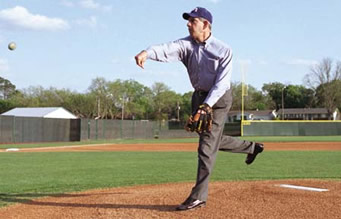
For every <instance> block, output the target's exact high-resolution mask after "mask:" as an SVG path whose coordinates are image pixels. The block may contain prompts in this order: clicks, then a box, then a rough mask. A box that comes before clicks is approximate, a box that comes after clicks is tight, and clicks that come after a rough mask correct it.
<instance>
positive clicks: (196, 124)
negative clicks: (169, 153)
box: [185, 104, 213, 134]
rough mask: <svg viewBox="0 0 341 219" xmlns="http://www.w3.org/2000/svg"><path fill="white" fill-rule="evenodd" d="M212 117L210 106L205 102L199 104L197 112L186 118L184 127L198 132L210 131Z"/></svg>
mask: <svg viewBox="0 0 341 219" xmlns="http://www.w3.org/2000/svg"><path fill="white" fill-rule="evenodd" d="M212 118H213V114H212V108H211V107H210V106H209V105H207V104H203V105H200V106H199V108H198V110H197V112H196V113H195V114H194V115H191V116H190V117H189V118H188V120H187V123H186V126H185V129H186V131H189V132H194V131H196V132H197V133H199V134H201V133H203V132H210V131H211V130H212Z"/></svg>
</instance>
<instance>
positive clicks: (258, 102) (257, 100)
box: [231, 83, 269, 110]
mask: <svg viewBox="0 0 341 219" xmlns="http://www.w3.org/2000/svg"><path fill="white" fill-rule="evenodd" d="M244 89H245V96H244V109H245V110H265V109H268V102H269V101H268V100H267V97H266V96H264V95H263V93H262V92H261V91H258V90H257V89H256V88H255V87H253V86H251V85H245V87H244ZM232 91H233V92H232V95H233V102H232V107H231V109H232V110H241V108H242V83H237V84H235V83H232Z"/></svg>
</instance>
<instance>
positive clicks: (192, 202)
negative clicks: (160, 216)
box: [176, 198, 206, 211]
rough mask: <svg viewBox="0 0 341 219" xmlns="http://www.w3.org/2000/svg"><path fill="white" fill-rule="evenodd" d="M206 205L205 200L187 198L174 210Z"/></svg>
mask: <svg viewBox="0 0 341 219" xmlns="http://www.w3.org/2000/svg"><path fill="white" fill-rule="evenodd" d="M205 205H206V202H205V201H200V200H198V199H193V198H188V199H187V200H186V201H185V202H184V203H182V204H181V205H179V206H178V207H177V208H176V210H177V211H186V210H191V209H194V208H198V207H204V206H205Z"/></svg>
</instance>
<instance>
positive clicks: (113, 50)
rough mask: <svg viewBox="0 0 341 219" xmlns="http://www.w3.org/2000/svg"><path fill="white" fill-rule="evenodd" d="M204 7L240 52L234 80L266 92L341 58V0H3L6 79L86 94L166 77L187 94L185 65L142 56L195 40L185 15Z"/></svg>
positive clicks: (0, 62)
mask: <svg viewBox="0 0 341 219" xmlns="http://www.w3.org/2000/svg"><path fill="white" fill-rule="evenodd" d="M197 6H200V7H205V8H206V9H208V10H209V11H210V12H211V13H212V15H213V24H212V33H213V35H214V36H215V37H216V38H218V39H220V40H222V41H224V42H225V43H226V44H228V45H229V46H230V47H231V48H232V50H233V54H234V58H233V70H232V82H236V83H237V82H240V81H242V72H244V75H245V76H244V80H245V83H247V84H250V85H251V86H253V87H255V88H257V89H258V90H261V88H262V86H263V84H265V83H273V82H280V83H283V84H286V85H289V84H293V85H301V84H303V85H304V82H303V78H304V76H305V75H306V74H308V73H309V71H310V68H311V67H312V66H313V65H316V64H318V63H319V62H321V61H322V59H323V58H327V57H328V58H331V59H332V60H334V61H335V62H336V61H340V60H341V42H340V39H341V22H340V21H341V13H340V12H339V10H340V8H341V1H340V0H325V1H321V0H299V1H298V0H277V1H273V0H262V1H260V0H240V1H234V0H172V1H164V0H1V1H0V76H1V77H3V78H6V79H8V80H10V81H11V82H12V84H14V85H15V86H16V87H17V89H25V88H29V87H31V86H42V87H44V88H46V89H48V88H50V87H54V88H57V89H70V90H71V91H77V92H81V93H83V92H87V91H88V88H89V86H90V85H91V82H92V80H93V79H95V78H97V77H103V78H105V79H106V80H108V81H114V80H117V79H120V80H130V79H132V80H135V81H137V82H139V83H141V84H143V85H145V86H148V87H151V86H152V84H154V83H155V82H163V83H165V84H167V85H168V86H169V88H170V89H171V90H173V91H175V92H177V93H181V94H183V93H185V92H188V91H191V90H193V88H192V86H191V84H190V81H189V78H188V75H187V72H186V69H185V67H184V66H183V65H182V64H181V63H180V62H174V63H159V62H155V61H151V60H148V61H147V62H146V64H145V69H141V68H139V67H137V66H136V64H135V60H134V56H135V55H136V54H137V53H139V52H140V51H141V50H143V49H146V48H147V47H148V46H150V45H155V44H160V43H166V42H169V41H173V40H176V39H179V38H182V37H185V36H187V35H188V30H187V27H186V20H184V19H183V18H182V14H183V13H184V12H190V11H191V10H192V9H194V8H195V7H197ZM10 42H15V43H16V45H17V48H16V49H15V50H13V51H10V50H8V48H7V46H8V44H9V43H10ZM242 69H243V70H242Z"/></svg>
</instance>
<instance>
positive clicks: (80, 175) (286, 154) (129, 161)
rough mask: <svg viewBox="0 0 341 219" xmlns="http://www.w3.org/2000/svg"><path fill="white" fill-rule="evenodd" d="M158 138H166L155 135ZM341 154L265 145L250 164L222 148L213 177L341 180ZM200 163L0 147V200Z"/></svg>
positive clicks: (176, 172)
mask: <svg viewBox="0 0 341 219" xmlns="http://www.w3.org/2000/svg"><path fill="white" fill-rule="evenodd" d="M253 139H254V138H253ZM185 141H187V142H188V141H190V142H191V141H193V139H186V140H185ZM271 141H273V140H271ZM281 141H282V140H281ZM308 141H311V140H308ZM123 142H126V143H132V141H123ZM133 142H134V143H142V141H141V140H140V141H133ZM143 142H144V143H145V142H146V141H143ZM147 142H149V141H147ZM158 142H165V140H151V141H150V143H158ZM167 142H169V141H167ZM173 142H183V139H181V140H179V139H178V140H173ZM193 142H195V141H193ZM340 158H341V151H332V152H329V151H266V152H264V153H262V154H261V155H260V156H259V157H258V158H257V160H256V161H255V163H254V164H252V165H251V166H247V165H245V163H244V159H245V155H243V154H231V153H224V152H219V154H218V158H217V163H216V166H215V169H214V172H213V175H212V178H211V179H212V181H227V180H228V181H231V180H232V181H233V180H266V179H294V178H314V179H332V180H340V179H341V159H340ZM196 168H197V153H196V152H54V153H53V152H45V153H43V152H36V153H0V206H5V205H8V204H13V203H20V202H25V201H28V200H31V199H33V198H36V197H41V196H46V195H54V194H60V193H65V192H73V191H82V190H88V189H95V188H110V187H118V186H130V185H139V184H160V183H167V182H194V180H195V175H196Z"/></svg>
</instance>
